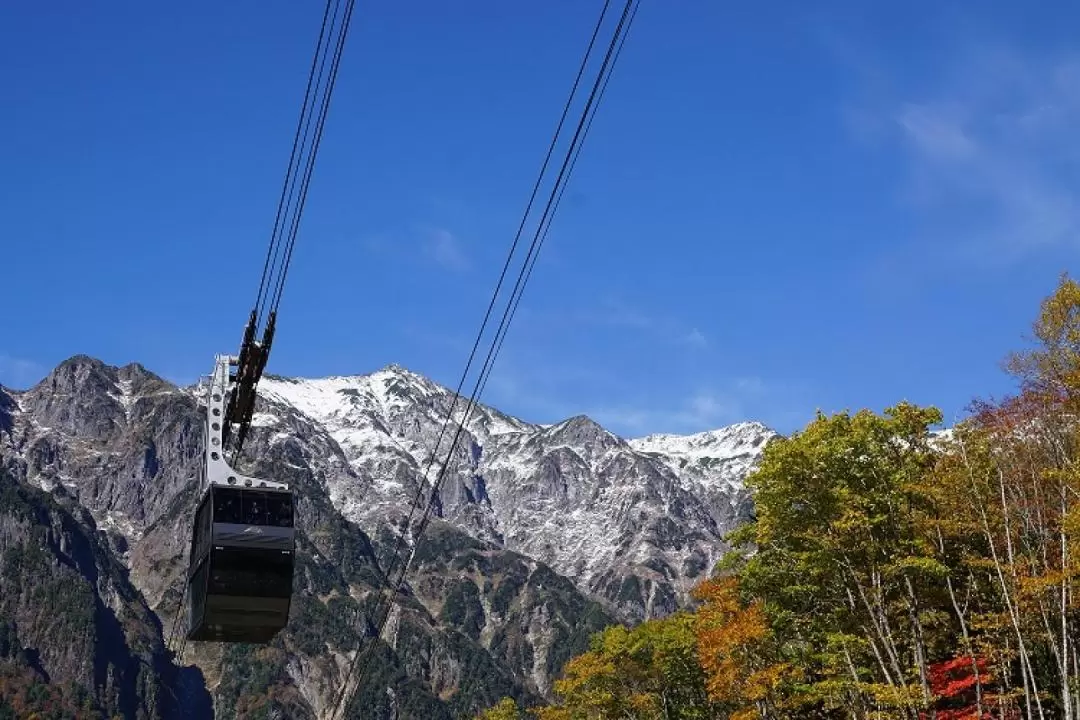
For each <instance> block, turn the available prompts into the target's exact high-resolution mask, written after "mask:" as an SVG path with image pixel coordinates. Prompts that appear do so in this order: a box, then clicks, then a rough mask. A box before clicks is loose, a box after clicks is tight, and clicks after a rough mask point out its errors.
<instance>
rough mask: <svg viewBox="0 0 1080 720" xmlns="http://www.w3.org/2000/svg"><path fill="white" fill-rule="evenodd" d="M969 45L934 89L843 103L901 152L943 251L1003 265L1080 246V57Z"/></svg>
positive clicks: (907, 194)
mask: <svg viewBox="0 0 1080 720" xmlns="http://www.w3.org/2000/svg"><path fill="white" fill-rule="evenodd" d="M960 47H963V48H965V49H964V50H962V51H958V53H957V54H956V55H955V56H954V58H953V60H952V62H951V64H949V65H948V66H947V67H945V68H943V70H942V72H941V73H940V74H939V75H937V77H936V79H935V83H936V84H935V86H934V87H931V88H924V89H922V90H921V91H918V92H908V93H905V94H902V95H901V94H898V93H895V92H891V93H890V97H889V98H888V99H887V100H885V101H880V100H876V101H875V102H876V103H877V104H876V106H875V107H874V108H870V107H863V108H860V109H858V110H852V109H848V110H845V115H846V117H847V119H848V120H849V121H850V123H851V129H852V131H853V133H854V134H855V135H856V137H858V138H859V139H860V140H865V139H867V138H868V137H870V136H871V135H873V136H874V137H875V138H876V139H883V138H884V139H886V140H888V141H889V142H891V143H893V147H895V148H897V149H899V150H900V151H901V153H902V159H903V162H904V165H905V168H906V177H905V180H904V185H903V198H904V200H905V201H906V202H908V203H909V204H910V206H911V207H913V208H914V209H915V210H916V212H917V213H918V215H917V217H918V218H919V219H920V222H921V223H922V224H923V225H922V232H923V233H924V235H925V238H924V239H925V240H926V241H927V242H929V243H933V244H935V245H937V246H938V249H939V252H940V251H941V249H942V248H945V247H947V248H948V249H949V252H948V254H950V255H953V256H954V257H958V258H962V259H963V260H966V261H978V262H981V263H986V262H996V263H1002V262H1008V261H1012V260H1016V259H1019V258H1021V257H1023V256H1026V255H1028V254H1030V253H1032V252H1035V251H1039V250H1045V249H1051V248H1063V247H1080V186H1077V184H1076V183H1075V178H1076V176H1077V173H1078V172H1080V153H1078V152H1077V151H1076V150H1075V149H1074V148H1075V141H1074V134H1075V128H1076V127H1077V124H1078V123H1080V58H1077V57H1065V56H1061V57H1054V58H1037V57H1029V56H1023V55H1021V54H1019V53H1017V52H1015V51H1012V50H1009V49H1007V48H1002V47H1001V46H998V45H994V44H991V43H988V42H983V43H976V44H969V45H961V46H960ZM871 94H873V95H880V93H871ZM875 113H876V119H877V120H878V123H877V124H874V123H873V121H872V120H871V118H873V117H874V115H875ZM871 130H872V132H871Z"/></svg>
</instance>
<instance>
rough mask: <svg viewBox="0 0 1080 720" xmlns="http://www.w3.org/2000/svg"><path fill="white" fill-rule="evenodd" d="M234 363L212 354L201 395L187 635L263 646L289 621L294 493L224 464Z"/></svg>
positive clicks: (189, 566)
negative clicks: (201, 454) (201, 443)
mask: <svg viewBox="0 0 1080 720" xmlns="http://www.w3.org/2000/svg"><path fill="white" fill-rule="evenodd" d="M255 347H256V348H257V347H258V346H257V345H256V346H255ZM238 363H239V364H241V365H242V363H241V360H240V358H236V357H233V356H218V358H217V362H216V364H215V368H214V374H213V375H212V376H211V379H210V387H209V390H208V392H207V410H206V428H205V439H206V462H205V463H204V464H203V471H204V479H205V483H204V489H203V493H202V497H201V498H200V501H199V505H198V509H197V510H196V513H195V525H194V528H193V530H192V534H191V551H190V555H189V561H188V593H189V598H190V604H189V605H188V623H187V627H188V629H187V637H188V639H189V640H208V641H211V642H248V643H266V642H269V641H270V640H271V639H272V638H273V637H274V635H276V634H277V633H278V631H280V630H281V629H282V628H284V627H285V625H286V624H287V623H288V620H289V607H290V604H291V600H292V580H293V551H294V546H295V529H294V527H293V493H292V490H290V489H289V486H288V485H287V484H285V483H281V482H271V481H268V480H260V479H257V478H252V477H246V476H243V475H240V474H238V473H236V472H235V471H234V470H233V469H232V467H230V466H229V464H228V463H227V462H226V461H225V456H224V452H223V450H222V448H224V446H225V440H226V439H227V437H228V428H229V418H228V417H227V415H226V414H225V412H226V407H225V404H226V398H231V397H232V396H231V395H230V393H232V392H235V391H236V390H237V388H236V387H234V385H235V382H236V381H235V377H234V376H232V374H231V373H230V367H232V366H235V365H237V364H238ZM242 374H243V368H242V367H241V375H242ZM251 402H252V404H253V402H254V399H253V395H252V401H251ZM229 406H230V409H231V407H232V406H233V401H232V400H230V402H229ZM249 415H250V413H249ZM244 431H246V427H245V428H242V432H244Z"/></svg>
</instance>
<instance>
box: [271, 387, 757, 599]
mask: <svg viewBox="0 0 1080 720" xmlns="http://www.w3.org/2000/svg"><path fill="white" fill-rule="evenodd" d="M259 391H260V395H261V396H262V398H264V400H265V401H266V402H265V404H264V406H263V407H262V410H261V412H260V414H259V416H258V417H257V423H258V424H259V425H260V426H263V427H266V428H274V427H276V426H278V425H279V424H280V423H282V421H283V418H284V417H287V416H289V415H291V414H292V413H300V414H302V415H304V416H305V417H306V418H307V419H308V420H310V421H311V422H313V423H316V424H317V425H319V426H320V427H321V428H322V429H324V430H325V431H326V433H327V434H328V435H329V436H330V437H332V438H333V439H334V441H335V442H336V443H337V444H338V446H339V447H340V448H341V450H342V453H343V455H344V457H345V458H346V459H347V461H348V463H349V466H350V469H351V470H352V471H353V473H355V476H354V475H353V474H339V475H336V476H335V478H336V479H335V480H334V481H332V482H330V484H329V486H328V490H329V494H330V497H331V498H332V499H333V501H334V503H335V505H336V506H337V507H338V508H339V509H340V510H341V511H342V512H343V513H344V514H345V516H346V517H347V518H349V519H350V520H353V521H355V522H356V523H358V524H359V525H360V526H361V527H363V528H365V529H366V530H367V531H368V532H376V530H377V528H376V526H377V524H378V523H381V522H384V521H385V520H386V518H387V517H388V515H389V516H397V515H400V514H402V513H404V512H406V511H407V508H408V506H409V503H410V502H411V501H412V499H413V498H414V497H415V494H416V491H417V488H418V487H420V485H421V481H422V479H423V478H425V477H426V478H427V480H428V482H429V483H430V482H431V481H433V480H435V479H436V478H437V477H438V475H439V472H440V469H441V466H442V462H443V460H444V459H445V457H446V454H447V453H448V452H449V450H450V446H451V441H452V438H453V434H454V430H455V429H456V424H457V423H458V422H460V420H461V419H462V417H463V416H464V413H465V409H466V404H467V398H460V399H458V401H457V406H456V408H455V410H454V420H453V423H451V424H449V425H447V424H446V423H445V419H446V418H447V416H448V414H449V413H450V408H451V405H452V404H453V403H454V398H455V396H454V393H453V392H452V391H451V390H449V389H447V388H444V387H441V386H439V385H437V384H436V383H433V382H432V381H431V380H429V379H427V378H425V377H423V376H420V375H418V374H416V373H413V372H410V371H408V370H406V369H404V368H401V367H399V366H396V365H391V366H388V367H386V368H383V369H382V370H379V371H378V372H375V373H371V374H369V375H359V376H351V377H330V378H322V379H314V380H312V379H285V378H277V377H267V378H264V380H263V382H262V383H260V389H259ZM440 431H442V432H443V434H442V437H441V438H440ZM774 434H775V433H773V432H772V431H771V430H769V429H768V428H766V427H765V426H763V425H761V424H759V423H740V424H738V425H733V426H730V427H727V428H721V429H719V430H713V431H709V432H704V433H700V434H697V435H690V436H677V435H652V436H649V437H645V438H641V439H635V440H630V441H627V440H624V439H622V438H620V437H617V436H616V435H614V434H612V433H610V432H608V431H607V430H605V429H604V428H602V427H601V426H599V425H598V424H596V423H595V422H593V421H592V420H590V419H589V418H587V417H584V416H578V417H573V418H570V419H568V420H565V421H563V422H561V423H557V424H555V425H549V426H541V425H536V424H532V423H528V422H525V421H523V420H519V419H517V418H513V417H510V416H508V415H505V414H503V413H501V412H499V411H497V410H495V409H493V408H490V407H486V406H483V405H478V406H476V407H474V408H473V411H472V412H471V413H470V418H469V420H468V421H467V422H466V423H465V428H464V432H463V433H462V435H461V437H460V438H459V440H458V444H457V445H456V447H455V451H454V453H453V456H452V460H451V462H450V463H449V464H448V467H447V469H446V471H445V476H444V478H443V480H442V486H441V492H440V493H439V497H438V504H437V507H436V512H437V513H438V514H439V515H440V516H441V517H443V518H445V519H447V520H449V521H451V522H453V523H454V524H456V525H458V526H459V527H460V528H462V529H463V530H465V531H466V532H469V533H470V534H472V535H474V536H475V537H477V538H478V539H482V540H486V541H489V542H493V543H495V544H497V545H499V546H502V547H505V548H507V549H510V550H514V551H517V552H520V553H523V554H525V555H528V556H530V557H534V558H537V559H539V560H542V561H543V562H545V563H548V564H550V565H551V566H552V567H554V568H555V569H556V570H557V571H558V572H560V573H562V574H564V575H566V576H567V577H569V578H571V579H572V580H574V582H576V583H577V584H578V586H579V587H580V588H581V589H582V590H584V591H585V592H587V593H589V594H590V595H593V596H595V597H597V598H599V599H601V600H602V601H604V602H606V603H608V604H609V606H610V607H612V608H613V609H614V610H615V611H616V612H618V613H619V614H620V615H623V616H625V617H627V618H628V619H641V618H643V617H647V616H652V615H658V614H660V615H662V614H666V613H668V612H670V611H672V610H673V609H675V607H676V606H677V605H678V604H680V603H681V601H684V600H685V599H686V593H687V592H688V591H689V589H690V587H691V586H692V585H693V584H695V583H696V582H698V581H700V580H701V578H702V574H703V573H704V572H706V571H707V570H709V569H710V568H711V567H712V566H713V564H714V563H715V561H716V560H717V559H718V557H719V555H720V554H721V553H722V552H723V551H724V549H725V548H726V546H725V545H724V543H723V540H722V538H723V535H724V534H725V533H726V532H728V531H729V530H730V529H732V527H733V526H734V525H735V524H737V523H738V522H739V521H740V520H741V519H744V518H745V517H747V513H748V512H749V501H748V498H747V497H746V493H745V491H744V489H743V487H742V478H743V477H745V475H746V473H747V472H749V471H750V470H751V469H752V467H753V465H754V463H755V462H756V460H757V458H758V457H759V456H760V453H761V450H762V448H763V447H764V444H765V442H767V441H768V439H769V438H770V437H772V436H773V435H774ZM274 437H275V438H277V439H278V440H284V439H285V438H287V437H288V435H287V433H283V432H279V433H277V434H275V436H274ZM436 448H437V450H436ZM425 471H426V474H425ZM428 486H429V485H428Z"/></svg>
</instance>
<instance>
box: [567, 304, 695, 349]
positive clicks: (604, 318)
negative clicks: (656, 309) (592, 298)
mask: <svg viewBox="0 0 1080 720" xmlns="http://www.w3.org/2000/svg"><path fill="white" fill-rule="evenodd" d="M577 320H578V321H579V322H583V323H586V324H594V325H607V326H611V327H624V328H630V329H635V330H640V331H641V332H644V333H648V334H650V335H652V336H654V337H656V338H657V339H659V340H661V341H663V342H669V343H672V344H678V345H688V346H690V347H694V348H700V349H703V348H706V347H708V346H709V340H708V338H707V337H706V336H705V333H703V332H702V331H701V330H699V329H698V328H696V327H688V326H687V325H686V324H684V323H682V322H679V321H678V320H675V319H673V318H670V317H666V316H663V315H660V314H658V313H650V312H647V311H644V310H641V309H640V308H637V307H633V306H631V305H629V304H627V303H624V302H622V301H620V300H615V299H613V298H605V299H603V300H601V302H600V304H599V306H598V307H596V308H592V309H590V310H586V311H583V312H581V313H579V314H578V315H577ZM560 322H565V319H564V318H563V317H561V316H560Z"/></svg>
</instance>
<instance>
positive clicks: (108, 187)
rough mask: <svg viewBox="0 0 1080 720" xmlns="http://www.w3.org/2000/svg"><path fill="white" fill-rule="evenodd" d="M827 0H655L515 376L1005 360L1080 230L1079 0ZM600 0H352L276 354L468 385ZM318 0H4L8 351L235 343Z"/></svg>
mask: <svg viewBox="0 0 1080 720" xmlns="http://www.w3.org/2000/svg"><path fill="white" fill-rule="evenodd" d="M810 5H811V4H807V3H798V2H765V3H754V4H749V5H742V6H738V5H732V4H731V3H715V2H706V1H705V0H693V1H691V0H683V1H680V2H673V1H670V0H663V1H661V0H643V4H642V6H641V10H640V12H639V15H638V18H637V21H636V23H635V25H634V27H633V31H632V34H631V37H630V38H629V40H628V42H627V45H626V50H625V51H624V53H623V57H622V59H621V60H620V64H619V66H618V70H617V72H616V75H615V78H614V79H613V80H612V83H611V86H610V87H609V89H608V93H607V96H606V97H605V100H604V105H603V106H602V108H601V110H600V114H599V115H598V117H597V120H596V123H595V125H594V127H593V131H592V134H591V135H590V137H589V141H588V143H587V145H586V147H585V150H584V153H583V155H582V158H581V161H580V163H579V165H578V169H577V171H576V174H575V175H574V178H573V181H572V184H571V186H570V188H569V189H568V191H567V198H566V199H565V201H564V203H563V206H562V208H561V210H560V212H559V215H558V217H557V219H556V221H555V224H554V226H553V229H552V231H551V235H550V236H549V238H548V241H547V243H546V245H545V247H544V251H543V254H542V255H541V257H540V261H539V263H538V264H537V267H536V271H535V273H534V276H533V279H532V281H531V282H530V285H529V288H528V291H527V292H526V295H525V298H524V300H523V302H522V307H521V311H520V312H519V314H518V317H517V319H516V320H515V323H514V325H513V327H512V329H511V331H510V335H509V338H508V340H507V343H506V346H505V347H504V350H503V353H502V355H501V356H500V358H499V363H498V366H497V368H496V371H495V374H494V376H493V377H492V379H491V382H490V384H489V386H488V391H487V392H486V394H485V397H484V400H485V401H486V402H488V403H491V404H494V405H496V406H497V407H500V408H501V409H504V410H506V411H508V412H511V413H514V414H517V415H520V416H522V417H524V418H526V419H530V420H534V421H539V422H551V421H555V420H558V419H561V418H564V417H568V416H570V415H574V414H577V413H587V414H589V415H592V416H593V417H595V418H596V419H598V420H599V421H601V422H602V423H604V424H605V425H607V426H608V427H610V428H612V429H613V430H615V431H617V432H620V433H624V434H626V435H639V434H643V433H646V432H657V431H670V432H690V431H697V430H704V429H707V428H711V427H717V426H719V425H723V424H726V423H729V422H733V421H737V420H742V419H759V420H762V421H764V422H766V423H768V424H770V425H772V426H774V427H776V428H777V429H779V430H781V431H790V430H792V429H795V428H797V427H800V426H801V425H803V424H804V423H805V422H806V421H807V420H809V419H810V417H811V416H812V414H813V412H814V410H815V409H817V408H821V409H823V410H825V411H827V412H832V411H836V410H841V409H844V408H850V409H856V408H860V407H871V408H874V409H878V410H880V409H882V408H884V407H885V406H887V405H889V404H892V403H894V402H896V401H898V400H901V399H908V400H911V401H914V402H919V403H932V404H935V405H937V406H938V407H940V408H941V409H942V410H943V411H944V412H945V414H946V417H947V418H948V419H952V418H954V417H958V416H960V415H962V414H963V409H964V407H965V406H966V405H967V403H968V402H969V401H970V400H971V398H972V397H973V396H977V395H978V396H985V395H989V394H999V393H1002V392H1006V391H1008V390H1009V389H1010V382H1009V379H1008V378H1007V377H1006V376H1005V375H1004V374H1003V373H1002V372H1001V371H1000V369H999V362H1000V360H1001V358H1002V356H1003V355H1004V354H1005V353H1006V352H1008V351H1010V350H1012V349H1016V348H1018V347H1022V345H1023V343H1024V336H1025V334H1026V333H1027V332H1028V330H1029V327H1030V322H1031V320H1032V319H1033V318H1034V315H1035V313H1036V312H1037V309H1038V303H1039V301H1040V300H1041V299H1042V298H1043V297H1044V296H1045V295H1047V294H1048V293H1049V292H1051V291H1052V289H1053V287H1054V285H1055V283H1056V281H1057V277H1058V275H1059V274H1060V273H1061V272H1062V271H1064V270H1068V269H1069V268H1070V267H1072V266H1075V261H1076V259H1077V249H1078V243H1077V241H1078V236H1077V233H1078V230H1080V206H1078V204H1077V203H1078V197H1077V188H1080V184H1078V183H1077V174H1078V173H1077V171H1078V169H1080V163H1078V160H1080V156H1078V151H1077V144H1076V142H1075V136H1076V128H1077V127H1078V126H1080V125H1078V123H1077V120H1080V53H1078V50H1080V48H1078V46H1077V44H1076V40H1075V33H1074V32H1071V28H1075V27H1076V24H1077V21H1078V20H1080V17H1078V15H1080V7H1078V6H1076V5H1075V4H1067V3H1060V4H1048V3H1009V4H1006V3H978V4H971V3H964V4H961V3H942V2H933V3H931V2H910V3H892V4H889V5H888V6H886V5H885V4H882V3H857V2H824V3H813V4H812V5H814V7H813V8H811V7H810ZM871 5H873V6H874V7H870V6H871ZM599 6H600V3H599V1H596V2H594V1H593V0H589V2H583V1H582V0H555V1H554V2H548V3H505V2H495V0H472V1H469V2H456V3H444V2H430V1H425V2H421V1H419V0H412V1H410V2H402V3H392V2H387V1H386V0H383V1H381V2H372V3H359V4H358V6H357V11H356V15H355V18H354V22H353V28H352V30H351V33H350V37H349V41H348V45H347V47H346V50H345V56H344V60H343V62H342V68H341V74H340V76H339V79H338V85H337V88H336V90H335V96H334V104H333V106H332V108H331V111H330V117H329V120H328V124H327V129H326V134H325V136H324V138H323V145H322V150H321V154H320V157H319V164H318V167H317V168H316V172H315V178H314V181H313V183H312V187H311V193H310V196H309V200H308V204H307V209H306V212H305V216H304V222H303V225H302V227H301V230H300V236H299V240H298V244H297V250H296V254H295V259H294V262H293V268H292V270H291V272H290V276H289V282H288V286H287V287H286V290H285V294H284V300H283V303H282V312H281V317H280V320H279V331H278V335H277V339H276V343H275V347H274V351H273V355H272V356H271V359H270V366H269V368H268V370H269V371H270V372H274V373H279V374H285V375H303V376H321V375H329V374H354V373H365V372H370V371H372V370H375V369H377V368H379V367H382V366H384V365H386V364H388V363H391V362H396V363H400V364H402V365H404V366H406V367H409V368H411V369H413V370H416V371H418V372H422V373H424V374H427V375H429V376H431V377H433V378H434V379H435V380H437V381H440V382H443V383H445V384H448V385H450V386H451V387H453V386H454V385H455V384H456V381H457V378H458V376H459V374H460V372H461V368H462V367H463V364H464V361H465V358H466V354H467V351H468V348H469V346H470V345H471V342H472V339H473V337H474V335H475V332H476V329H477V327H478V324H479V321H480V318H481V316H482V313H483V311H484V308H485V307H486V303H487V300H488V297H489V294H490V292H491V289H492V288H493V286H494V283H495V280H496V277H497V274H498V271H499V268H500V267H501V265H502V262H503V259H504V258H505V254H506V250H507V248H508V246H509V242H510V240H511V239H512V236H513V232H514V230H515V229H516V227H517V223H518V221H519V219H520V216H521V213H522V211H523V209H524V205H525V202H526V199H527V196H528V192H529V190H530V188H531V186H532V183H533V181H534V180H535V177H536V173H537V171H538V169H539V164H540V161H541V159H542V156H543V153H544V151H545V149H546V144H547V142H548V140H549V138H550V134H551V132H552V130H553V129H554V125H555V122H556V121H557V119H558V113H559V111H560V109H561V106H562V103H563V102H564V100H565V96H566V93H567V91H568V89H569V84H570V82H571V81H572V78H573V74H574V72H575V71H576V64H577V62H578V61H579V58H580V54H581V52H582V50H583V48H584V44H585V42H586V41H587V38H588V34H589V32H590V31H591V28H592V24H593V22H595V16H596V13H597V11H598V9H599ZM321 11H322V3H318V2H306V3H300V2H293V1H291V0H290V1H286V0H275V1H274V2H255V1H254V0H237V1H236V2H230V3H210V2H205V1H199V2H190V3H181V4H173V5H168V4H161V3H137V2H132V1H130V0H129V1H128V2H112V3H74V2H69V3H59V4H58V3H6V4H4V5H3V6H2V7H0V85H2V86H3V87H4V105H5V107H6V111H5V112H4V113H0V133H2V135H3V137H4V138H5V139H6V141H5V142H4V143H2V144H0V167H3V168H4V170H5V172H4V179H3V180H2V181H0V182H2V183H3V185H2V190H0V216H2V217H3V218H4V220H5V222H4V224H3V229H2V230H0V274H2V276H3V287H4V294H5V297H6V300H5V305H4V309H5V311H4V313H3V314H2V315H0V383H3V384H5V385H9V386H15V387H22V386H26V385H27V384H30V383H32V382H35V381H36V380H38V379H40V377H41V376H42V375H43V374H44V373H45V372H47V370H48V369H49V368H51V367H53V366H54V365H55V364H56V363H58V362H60V361H62V360H64V359H65V358H67V357H69V356H71V355H74V354H77V353H86V354H90V355H94V356H96V357H99V358H101V359H103V360H105V361H106V362H109V363H112V364H125V363H127V362H132V361H138V362H141V363H143V364H144V365H146V366H147V367H149V368H150V369H152V370H154V371H156V372H158V373H159V374H161V375H163V376H165V377H167V378H170V379H173V380H176V381H181V382H188V381H191V380H193V379H194V378H196V377H197V376H198V375H200V374H203V373H206V372H208V371H209V370H210V366H211V363H212V358H213V355H214V353H216V352H234V351H235V350H236V346H237V343H238V341H239V339H240V335H241V331H242V329H243V323H244V322H245V320H246V316H247V312H248V310H249V309H250V306H251V303H252V301H253V299H254V296H255V291H256V288H257V285H258V276H259V273H260V272H261V269H262V259H263V254H264V253H265V247H266V243H267V242H268V239H269V233H270V228H271V225H272V222H273V213H274V210H275V208H276V203H277V198H278V193H279V192H280V183H281V178H282V174H283V172H284V169H285V164H286V162H287V159H288V151H289V147H290V143H291V140H292V133H293V130H294V127H295V121H296V116H297V113H298V111H299V105H300V101H301V98H302V92H303V87H304V82H305V80H306V74H307V70H308V65H309V62H310V57H311V52H312V50H313V48H314V43H315V38H316V34H317V31H318V23H319V21H320V18H321ZM470 387H471V383H470Z"/></svg>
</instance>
